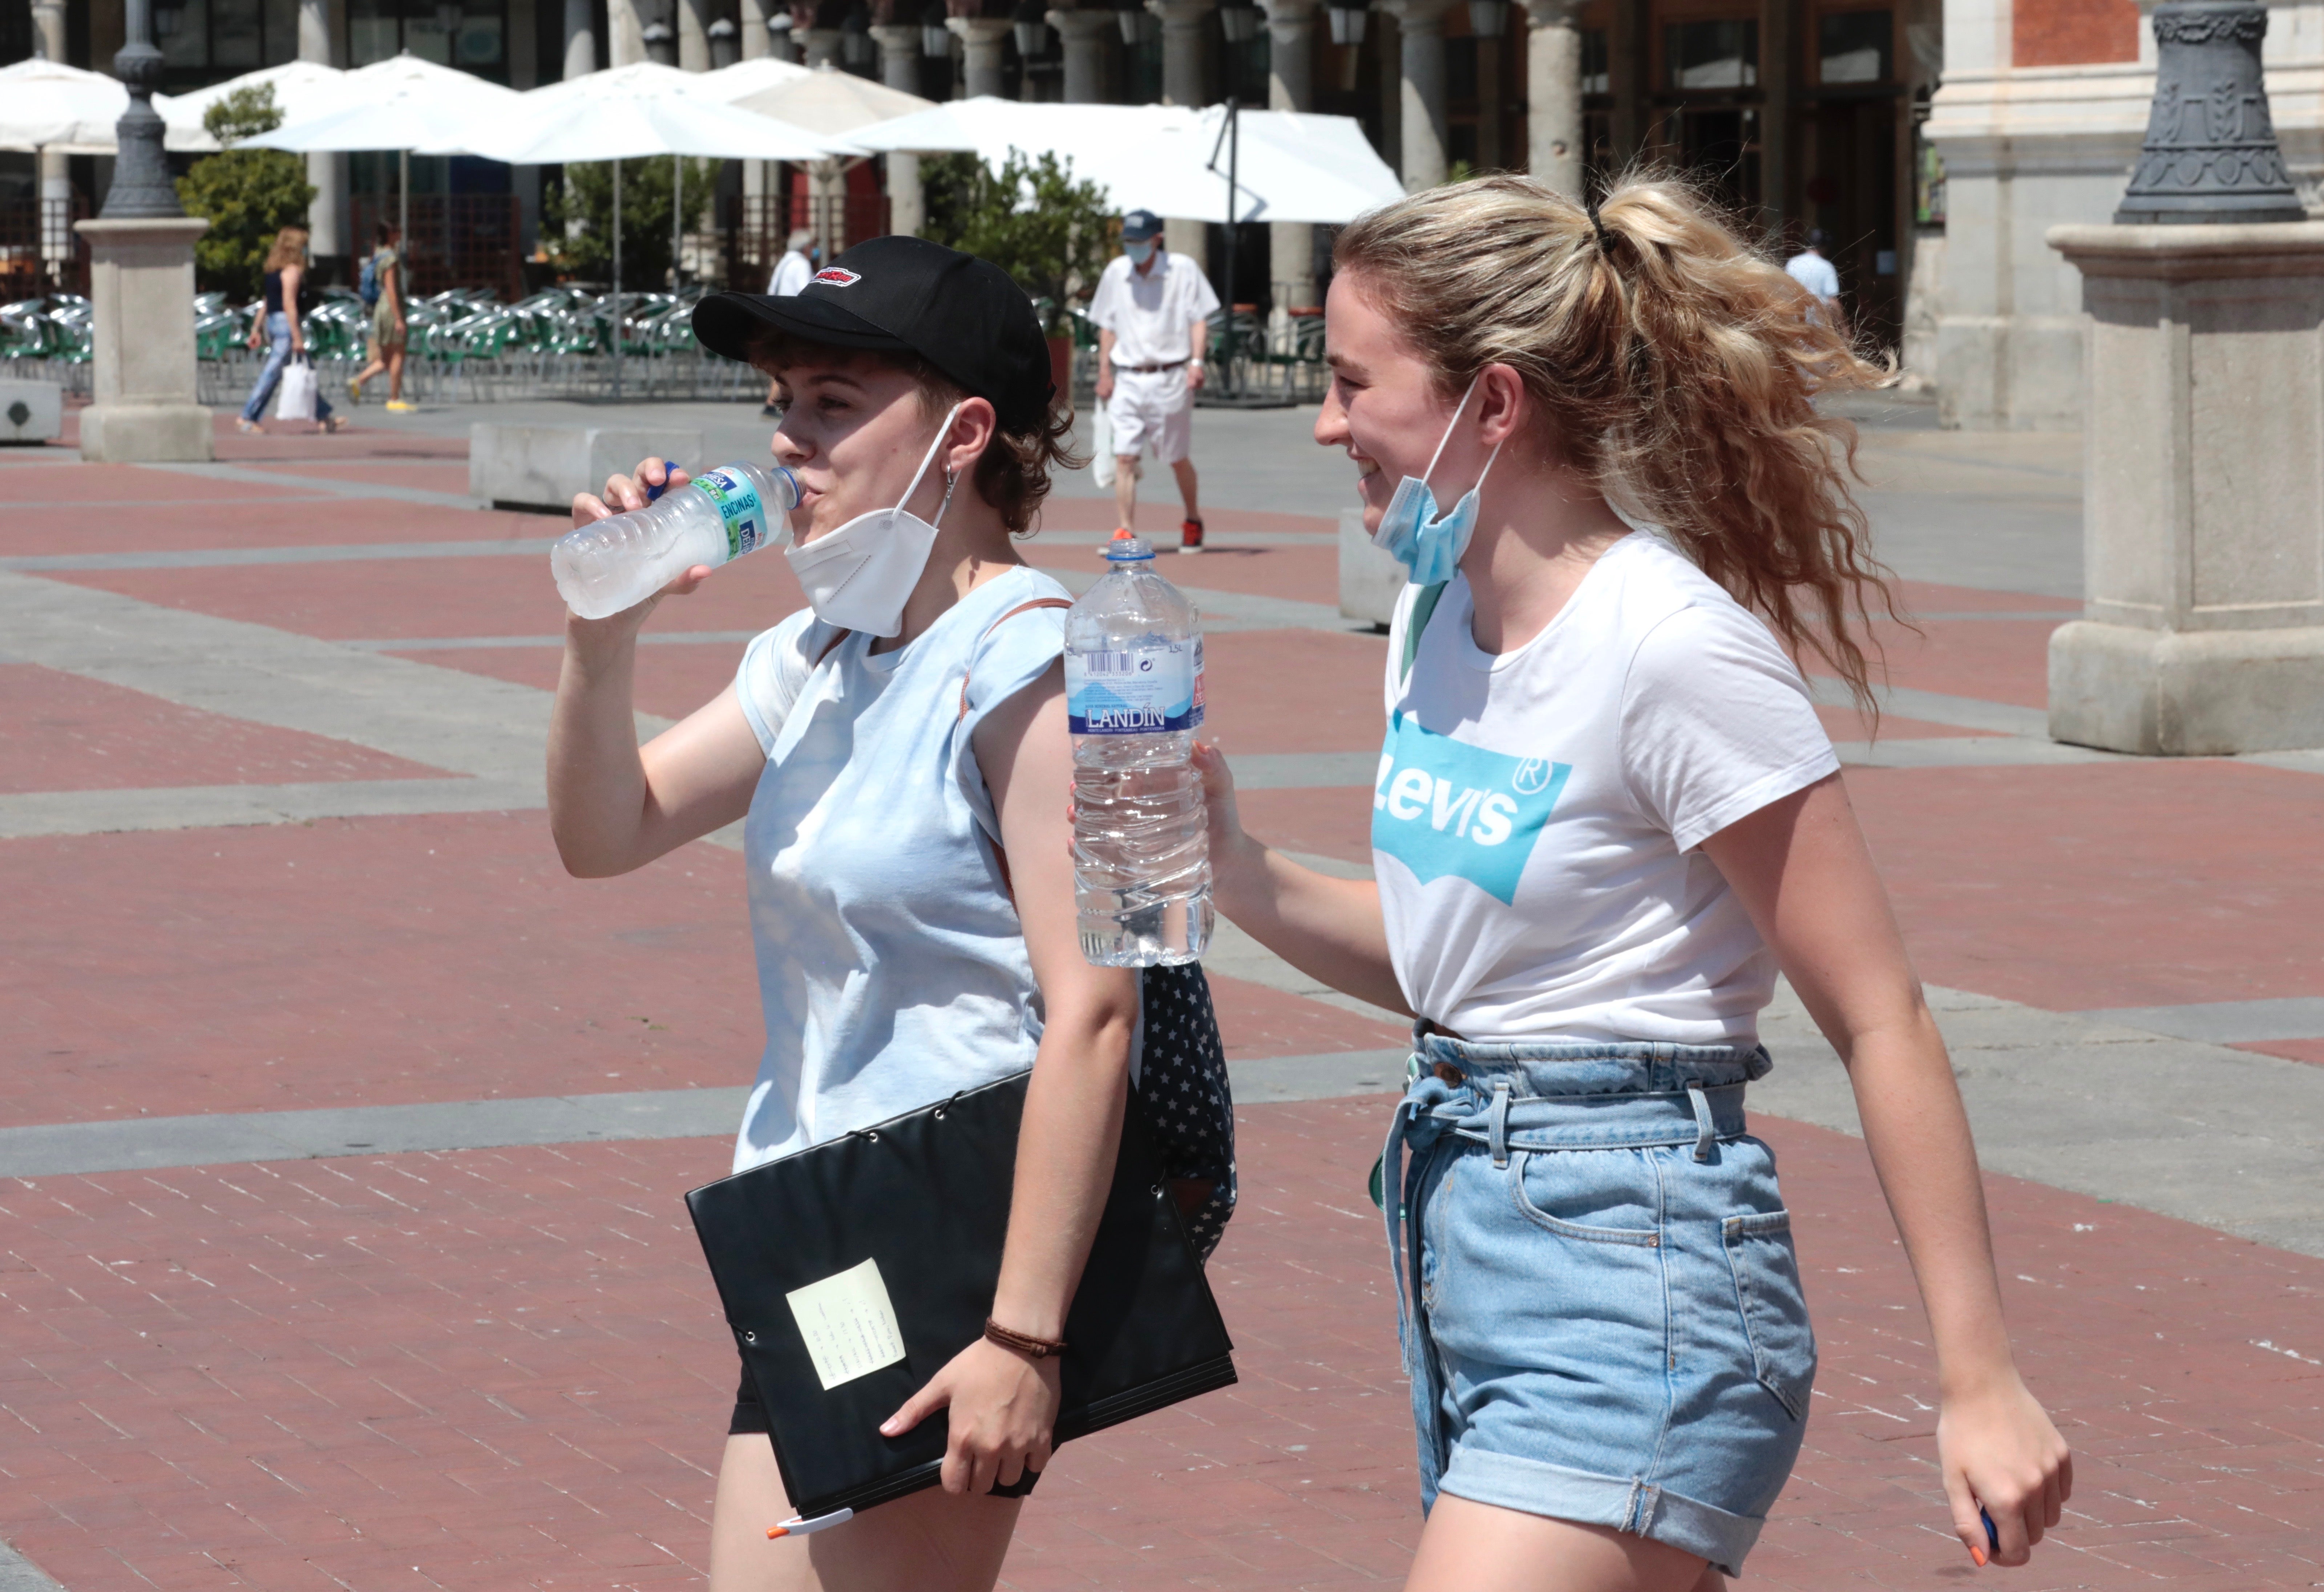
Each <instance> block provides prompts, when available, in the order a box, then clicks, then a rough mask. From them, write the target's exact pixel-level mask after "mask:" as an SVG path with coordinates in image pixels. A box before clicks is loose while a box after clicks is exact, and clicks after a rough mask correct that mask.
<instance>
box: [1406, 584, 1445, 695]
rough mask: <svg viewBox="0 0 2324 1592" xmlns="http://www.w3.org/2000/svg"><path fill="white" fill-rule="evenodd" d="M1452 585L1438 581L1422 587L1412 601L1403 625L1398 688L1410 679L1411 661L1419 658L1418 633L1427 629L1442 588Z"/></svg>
mask: <svg viewBox="0 0 2324 1592" xmlns="http://www.w3.org/2000/svg"><path fill="white" fill-rule="evenodd" d="M1450 584H1452V582H1450V581H1438V582H1437V583H1436V584H1434V585H1433V586H1423V587H1421V588H1420V595H1419V596H1417V597H1415V598H1414V599H1413V600H1412V617H1411V618H1409V619H1407V620H1406V621H1405V623H1404V660H1403V661H1402V662H1401V663H1399V664H1398V665H1397V670H1396V683H1397V685H1398V686H1402V685H1404V684H1405V683H1406V682H1407V681H1409V680H1410V679H1411V678H1412V662H1413V659H1415V658H1418V657H1419V656H1420V632H1421V631H1423V630H1426V629H1427V628H1428V621H1429V619H1430V618H1431V617H1432V616H1433V615H1434V613H1435V612H1436V604H1437V603H1438V602H1439V601H1440V600H1441V599H1442V598H1443V595H1444V588H1445V587H1446V586H1448V585H1450Z"/></svg>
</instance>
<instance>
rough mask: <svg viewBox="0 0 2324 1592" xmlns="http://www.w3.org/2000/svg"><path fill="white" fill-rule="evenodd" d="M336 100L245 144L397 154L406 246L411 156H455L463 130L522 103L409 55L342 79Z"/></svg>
mask: <svg viewBox="0 0 2324 1592" xmlns="http://www.w3.org/2000/svg"><path fill="white" fill-rule="evenodd" d="M336 98H337V102H338V103H337V108H335V109H331V110H327V111H324V112H321V113H320V114H318V115H312V116H308V117H304V118H302V119H300V120H299V121H296V122H291V121H286V122H284V123H283V124H282V125H281V126H280V127H277V128H276V129H275V130H274V131H273V132H272V133H259V134H258V135H257V136H256V137H254V138H250V139H245V140H244V147H245V148H257V149H287V150H291V151H293V152H297V153H300V154H309V153H313V152H318V151H320V152H340V151H353V150H371V149H379V150H387V149H392V150H393V151H395V152H396V157H397V162H396V163H397V171H398V176H397V181H398V192H399V196H400V198H401V208H400V210H399V213H398V216H397V225H398V227H399V228H400V229H401V231H402V232H403V235H404V237H405V238H406V240H407V244H406V246H407V247H409V246H410V245H409V242H408V240H409V239H410V221H411V153H412V152H413V151H414V150H417V149H420V148H421V147H422V146H423V145H424V146H426V147H428V148H429V149H431V150H433V149H438V148H444V147H449V148H451V149H454V150H457V149H458V148H459V147H460V145H459V143H458V139H459V134H460V131H461V129H463V128H465V127H466V126H467V125H468V124H469V123H471V122H472V121H475V120H477V119H478V118H481V117H486V116H490V115H493V114H494V112H496V111H498V110H501V109H503V108H505V107H506V106H512V105H513V104H515V103H516V101H517V100H518V99H520V98H521V95H519V94H518V93H517V91H516V90H515V89H513V88H503V87H501V85H499V84H498V83H488V82H486V81H485V80H484V78H479V77H476V76H475V75H474V74H473V73H469V72H462V71H455V70H454V69H452V68H450V67H439V66H438V65H437V64H436V63H435V62H433V61H429V60H420V57H418V56H416V55H413V54H411V53H410V51H405V52H404V53H403V54H401V55H399V56H396V57H395V58H394V59H393V60H383V61H375V62H374V63H373V64H372V65H370V66H367V67H359V68H357V69H355V70H354V71H352V72H347V73H346V74H344V75H343V76H342V77H341V78H340V79H339V85H338V88H337V93H336Z"/></svg>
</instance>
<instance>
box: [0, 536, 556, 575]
mask: <svg viewBox="0 0 2324 1592" xmlns="http://www.w3.org/2000/svg"><path fill="white" fill-rule="evenodd" d="M555 543H556V538H553V537H514V538H507V537H503V538H494V539H493V540H491V541H482V542H332V543H314V544H309V545H306V546H292V547H287V548H175V549H172V548H152V549H143V550H139V551H135V552H127V553H28V554H24V555H22V556H20V557H13V558H0V569H13V570H16V571H18V572H20V573H22V574H25V575H38V574H40V573H42V571H44V570H45V571H62V570H72V569H217V568H228V567H240V566H251V565H266V564H350V563H360V562H364V561H368V560H377V559H383V558H429V559H444V558H509V557H518V556H520V555H524V556H537V557H548V555H549V548H551V547H553V546H554V545H555Z"/></svg>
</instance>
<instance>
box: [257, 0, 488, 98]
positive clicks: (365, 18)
mask: <svg viewBox="0 0 2324 1592" xmlns="http://www.w3.org/2000/svg"><path fill="white" fill-rule="evenodd" d="M223 3H224V0H211V4H213V5H217V4H223ZM506 31H507V10H506V0H462V3H460V4H457V5H456V4H452V3H450V0H347V60H348V63H349V64H350V65H352V66H359V67H364V66H369V65H371V64H372V62H374V61H379V60H389V59H391V58H392V57H393V56H396V55H399V54H401V53H402V52H403V51H407V50H408V51H410V52H411V53H412V54H414V55H416V56H418V57H419V58H420V60H429V61H433V62H435V63H436V64H437V65H438V66H441V67H457V68H458V69H460V70H462V71H464V72H474V73H475V74H476V75H477V76H479V77H484V78H494V79H497V80H502V81H505V80H506V78H507V77H508V51H507V46H506V39H505V37H504V35H505V33H506Z"/></svg>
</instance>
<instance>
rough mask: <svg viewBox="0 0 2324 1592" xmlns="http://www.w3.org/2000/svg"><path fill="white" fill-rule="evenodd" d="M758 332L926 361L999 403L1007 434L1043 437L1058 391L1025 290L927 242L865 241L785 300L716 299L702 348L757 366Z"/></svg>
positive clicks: (698, 314)
mask: <svg viewBox="0 0 2324 1592" xmlns="http://www.w3.org/2000/svg"><path fill="white" fill-rule="evenodd" d="M761 326H770V327H778V328H779V329H780V330H782V331H786V332H788V333H790V334H791V335H792V336H796V337H798V338H801V339H803V340H805V341H807V342H809V343H821V344H824V345H827V346H829V347H833V348H875V349H885V350H888V351H890V352H893V353H899V354H918V355H919V356H920V357H921V358H922V359H925V360H927V362H928V363H930V364H932V365H934V366H936V369H937V370H939V371H942V372H943V373H945V376H946V377H948V378H950V380H951V381H952V382H954V384H955V385H956V386H958V387H959V388H960V390H961V391H964V392H965V393H967V394H969V395H970V396H971V397H973V398H982V399H984V400H987V401H988V402H990V403H991V405H992V408H993V411H994V413H995V414H997V415H998V416H999V417H1000V420H1001V429H1002V430H1004V431H1030V430H1034V429H1037V428H1038V427H1039V426H1040V425H1041V423H1042V422H1043V420H1045V419H1047V415H1048V412H1049V399H1050V396H1051V395H1052V394H1053V393H1054V392H1055V391H1056V382H1054V381H1052V380H1051V378H1050V374H1049V344H1048V339H1047V337H1046V336H1043V335H1042V332H1041V321H1040V317H1038V316H1037V315H1035V314H1034V313H1033V301H1032V300H1031V299H1028V298H1027V297H1026V296H1025V290H1024V289H1022V288H1020V287H1019V286H1018V285H1017V284H1016V283H1015V282H1014V281H1010V277H1009V273H1008V272H1007V271H1002V270H1001V268H1000V267H999V266H997V265H994V264H993V263H991V262H990V261H985V260H980V259H978V258H977V257H976V256H975V255H973V254H964V253H961V252H960V251H959V250H957V249H947V248H945V246H944V245H943V244H936V243H930V242H929V241H928V240H927V239H926V238H916V237H909V236H904V235H897V236H892V237H880V238H871V239H867V240H866V241H864V242H863V243H860V244H856V245H855V246H854V247H853V248H852V249H850V250H848V251H847V252H846V253H844V254H842V255H840V256H839V258H837V259H836V260H834V261H833V262H831V263H829V264H828V265H825V267H824V268H823V269H822V270H821V271H816V273H815V275H814V276H813V277H812V278H810V279H809V280H808V281H807V287H806V288H805V289H804V290H801V291H800V292H798V293H796V294H792V295H789V296H788V297H785V298H775V297H772V296H770V295H768V294H764V293H718V294H715V295H713V296H712V297H710V298H707V299H704V300H703V301H702V302H701V303H700V304H698V305H696V307H695V310H694V336H695V337H696V339H697V340H698V341H699V342H700V343H701V344H702V345H703V346H704V347H705V348H707V349H709V350H710V352H712V353H713V354H724V355H725V356H726V357H727V358H728V359H746V358H748V357H749V355H748V354H747V353H746V350H747V348H748V346H749V344H750V340H751V334H752V331H754V330H755V329H756V328H758V327H761Z"/></svg>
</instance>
